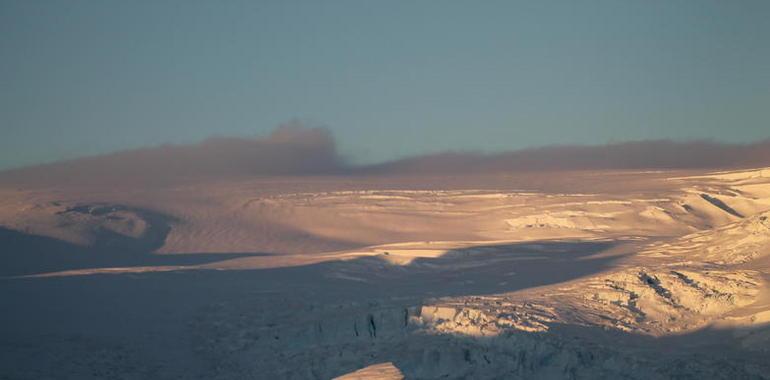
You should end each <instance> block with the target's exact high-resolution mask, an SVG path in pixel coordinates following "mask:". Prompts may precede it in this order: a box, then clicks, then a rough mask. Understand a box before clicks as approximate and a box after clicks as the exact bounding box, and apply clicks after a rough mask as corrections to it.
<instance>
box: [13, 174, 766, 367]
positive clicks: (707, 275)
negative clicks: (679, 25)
mask: <svg viewBox="0 0 770 380" xmlns="http://www.w3.org/2000/svg"><path fill="white" fill-rule="evenodd" d="M469 184H470V185H469ZM0 261H1V262H0V304H1V305H2V308H1V310H0V379H150V378H152V379H155V378H157V379H249V378H251V379H284V378H285V379H330V378H335V377H341V378H342V379H398V378H404V377H405V378H407V379H435V378H442V379H445V378H449V379H455V378H476V379H482V378H511V379H532V378H553V379H574V378H581V379H583V378H584V379H595V378H612V379H615V378H630V379H659V378H660V379H664V378H692V379H702V378H709V379H719V378H723V379H751V378H757V379H762V378H770V361H768V358H770V287H769V286H768V284H769V283H770V282H769V281H770V170H768V169H764V170H747V171H736V172H722V173H709V172H705V171H703V172H681V171H680V172H582V173H559V174H554V173H552V174H550V175H549V176H546V175H534V174H533V175H532V176H526V175H516V176H497V177H495V176H487V177H484V176H479V177H478V178H475V177H474V178H440V177H437V178H407V177H403V178H357V177H346V178H264V179H259V180H253V181H238V182H236V181H230V182H226V181H220V182H217V183H210V184H205V186H204V185H201V184H186V185H182V184H179V185H175V186H170V185H167V186H163V187H158V188H147V187H137V188H121V189H111V188H109V187H108V186H104V187H90V188H87V189H84V188H77V187H76V186H71V187H66V188H64V187H63V188H25V187H14V186H5V187H2V188H0Z"/></svg>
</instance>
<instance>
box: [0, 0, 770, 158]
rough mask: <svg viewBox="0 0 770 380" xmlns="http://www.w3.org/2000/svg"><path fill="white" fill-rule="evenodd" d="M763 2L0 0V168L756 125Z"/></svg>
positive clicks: (531, 142)
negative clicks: (295, 145) (260, 140)
mask: <svg viewBox="0 0 770 380" xmlns="http://www.w3.org/2000/svg"><path fill="white" fill-rule="evenodd" d="M768 19H770V1H764V0H759V1H750V0H746V1H707V0H697V1H696V0H692V1H683V0H665V1H656V0H650V1H618V0H607V1H591V0H587V1H572V0H570V1H556V0H546V1H526V2H524V1H483V2H472V1H427V0H426V1H365V0H351V1H192V0H184V1H149V0H147V1H143V0H137V1H109V0H102V1H96V0H93V1H81V0H67V1H45V0H38V1H25V0H10V1H9V0H0V169H8V168H15V167H21V166H25V165H32V164H38V163H45V162H51V161H56V160H61V159H69V158H75V157H81V156H88V155H95V154H102V153H108V152H113V151H119V150H125V149H134V148H139V147H148V146H157V145H161V144H166V143H173V144H189V143H195V142H198V141H202V140H204V139H206V138H208V137H211V136H226V137H253V136H267V135H269V134H270V132H271V131H272V130H273V129H275V128H276V126H278V125H281V124H284V123H286V122H292V121H294V122H296V121H299V122H300V123H302V124H304V125H308V126H311V127H315V126H323V127H327V128H328V129H329V130H330V131H331V133H332V134H333V135H334V139H335V140H336V142H337V148H338V150H339V151H340V152H341V153H342V154H343V155H344V156H345V157H346V158H347V159H349V160H351V161H352V162H357V163H362V164H364V163H375V162H381V161H385V160H392V159H398V158H402V157H405V156H409V155H415V154H427V153H434V152H439V151H478V152H497V151H505V150H515V149H521V148H528V147H537V146H544V145H560V144H605V143H611V142H619V141H633V140H647V139H672V140H676V141H683V140H693V139H713V140H716V141H724V142H733V143H744V142H751V141H757V140H761V139H767V138H770V43H768V40H769V39H770V22H768V21H767V20H768Z"/></svg>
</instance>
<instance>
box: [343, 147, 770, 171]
mask: <svg viewBox="0 0 770 380" xmlns="http://www.w3.org/2000/svg"><path fill="white" fill-rule="evenodd" d="M767 165H770V140H765V141H762V142H758V143H751V144H724V143H717V142H711V141H694V142H672V141H665V140H661V141H640V142H626V143H616V144H608V145H597V146H551V147H542V148H531V149H522V150H517V151H513V152H504V153H494V154H480V153H456V152H449V153H438V154H432V155H426V156H418V157H410V158H406V159H402V160H397V161H393V162H387V163H384V164H380V165H373V166H370V167H367V168H359V169H358V170H359V171H362V172H367V173H383V174H384V173H398V174H462V173H494V172H527V171H546V170H550V171H553V170H591V169H596V170H600V169H699V168H715V169H718V168H734V167H735V168H737V167H756V166H767Z"/></svg>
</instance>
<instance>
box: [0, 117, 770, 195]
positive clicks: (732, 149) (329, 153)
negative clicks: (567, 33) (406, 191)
mask: <svg viewBox="0 0 770 380" xmlns="http://www.w3.org/2000/svg"><path fill="white" fill-rule="evenodd" d="M759 166H770V140H765V141H762V142H757V143H751V144H724V143H717V142H711V141H695V142H672V141H642V142H627V143H617V144H608V145H600V146H552V147H542V148H531V149H523V150H518V151H512V152H504V153H494V154H481V153H452V152H449V153H439V154H432V155H425V156H417V157H410V158H405V159H401V160H396V161H391V162H386V163H382V164H376V165H365V166H353V165H349V164H347V163H346V162H345V161H344V160H343V159H341V157H340V155H339V154H338V153H337V150H336V147H335V142H334V139H333V137H332V136H331V134H330V132H329V131H328V130H327V129H324V128H305V127H302V126H301V125H299V124H297V123H291V124H288V125H283V126H280V127H279V128H277V129H276V130H275V131H274V132H273V133H272V134H271V135H269V136H267V137H264V138H250V139H249V138H222V137H217V138H210V139H208V140H205V141H203V142H201V143H198V144H193V145H164V146H160V147H154V148H145V149H138V150H131V151H124V152H119V153H114V154H108V155H102V156H96V157H88V158H82V159H77V160H70V161H63V162H58V163H53V164H46V165H39V166H34V167H28V168H22V169H16V170H10V171H6V172H2V173H0V183H6V184H8V183H10V184H29V185H41V186H51V185H71V184H76V185H94V184H106V185H110V184H124V183H125V184H128V183H130V184H135V185H136V184H140V185H152V184H168V183H179V182H184V181H202V180H221V179H239V178H252V177H259V176H316V175H351V176H356V175H415V174H416V175H441V174H471V173H482V174H483V173H497V172H531V171H553V170H591V169H596V170H600V169H696V168H713V169H721V168H738V167H759Z"/></svg>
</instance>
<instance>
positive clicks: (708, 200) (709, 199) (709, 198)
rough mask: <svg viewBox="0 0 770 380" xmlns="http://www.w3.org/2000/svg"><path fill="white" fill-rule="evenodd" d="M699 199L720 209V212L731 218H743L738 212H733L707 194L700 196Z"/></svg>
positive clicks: (717, 199)
mask: <svg viewBox="0 0 770 380" xmlns="http://www.w3.org/2000/svg"><path fill="white" fill-rule="evenodd" d="M700 197H701V198H703V199H704V200H705V201H706V202H708V203H711V204H712V205H714V206H716V207H718V208H720V209H722V211H724V212H726V213H728V214H730V215H732V216H737V217H739V218H743V217H744V216H743V215H742V214H741V213H739V212H738V211H735V209H733V208H732V207H730V206H728V205H727V204H726V203H725V202H722V201H721V200H720V199H719V198H715V197H712V196H710V195H708V194H701V195H700Z"/></svg>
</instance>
